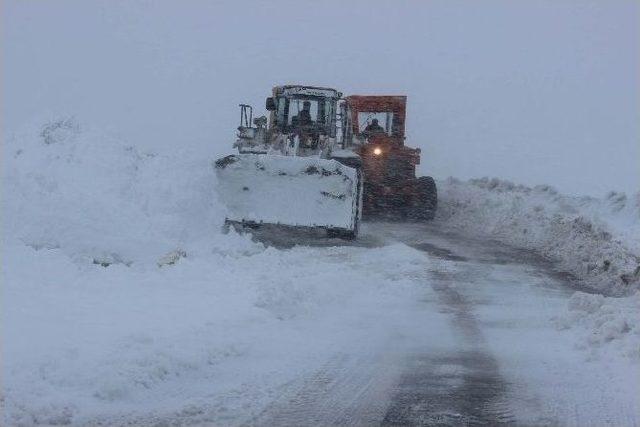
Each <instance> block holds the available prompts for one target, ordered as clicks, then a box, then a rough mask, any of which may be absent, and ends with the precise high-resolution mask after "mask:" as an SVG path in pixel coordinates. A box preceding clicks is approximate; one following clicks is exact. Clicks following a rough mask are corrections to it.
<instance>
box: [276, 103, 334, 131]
mask: <svg viewBox="0 0 640 427" xmlns="http://www.w3.org/2000/svg"><path fill="white" fill-rule="evenodd" d="M334 102H335V101H332V100H331V99H327V98H318V97H308V96H305V97H291V98H289V97H286V98H285V97H282V98H279V99H278V100H277V118H276V120H277V122H278V123H279V124H284V125H285V126H298V125H305V126H318V127H325V125H330V124H331V122H332V121H331V115H332V114H333V112H332V111H333V108H334V106H333V103H334Z"/></svg>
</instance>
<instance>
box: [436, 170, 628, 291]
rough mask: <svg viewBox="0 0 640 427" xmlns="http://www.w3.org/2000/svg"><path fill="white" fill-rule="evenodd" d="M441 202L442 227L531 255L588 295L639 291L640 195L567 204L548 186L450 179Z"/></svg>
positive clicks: (443, 184)
mask: <svg viewBox="0 0 640 427" xmlns="http://www.w3.org/2000/svg"><path fill="white" fill-rule="evenodd" d="M439 197H440V201H439V203H440V204H439V207H438V209H439V211H438V219H439V220H440V221H441V222H442V224H443V226H445V227H451V228H455V229H457V230H460V231H463V232H466V233H471V234H474V235H479V236H484V237H487V238H492V239H496V240H500V241H502V242H505V243H507V244H510V245H513V246H517V247H521V248H528V249H532V250H535V251H536V252H538V253H540V254H541V255H543V256H545V257H547V258H549V259H551V260H553V261H555V262H557V265H558V268H559V269H560V270H562V271H565V272H569V273H571V274H573V275H574V276H576V277H577V278H578V279H579V280H580V283H581V285H583V286H585V287H586V288H587V289H588V290H591V291H597V292H600V293H603V294H605V295H614V296H622V295H630V294H632V293H633V292H634V291H636V290H638V289H639V288H640V257H639V255H640V193H638V194H635V195H633V196H631V197H629V196H627V195H625V194H621V193H613V192H612V193H610V194H608V195H607V196H606V197H605V198H603V199H598V198H592V197H571V196H566V195H562V194H560V193H558V192H557V191H556V190H554V189H553V188H551V187H549V186H537V187H533V188H530V187H526V186H523V185H515V184H513V183H511V182H508V181H503V180H499V179H495V178H493V179H488V178H483V179H476V180H470V181H467V182H462V181H459V180H456V179H453V178H449V179H448V180H446V181H443V182H441V183H440V189H439Z"/></svg>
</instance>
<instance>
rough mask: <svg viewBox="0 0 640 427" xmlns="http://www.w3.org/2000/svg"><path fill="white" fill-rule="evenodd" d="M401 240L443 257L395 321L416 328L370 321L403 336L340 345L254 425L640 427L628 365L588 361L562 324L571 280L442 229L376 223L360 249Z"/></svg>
mask: <svg viewBox="0 0 640 427" xmlns="http://www.w3.org/2000/svg"><path fill="white" fill-rule="evenodd" d="M296 239H298V241H299V242H300V241H304V243H306V244H315V243H317V244H319V245H324V244H326V242H323V241H322V240H314V239H313V238H308V239H307V240H306V241H305V239H304V238H301V237H300V236H297V237H296ZM284 240H286V239H284ZM284 240H283V238H282V236H280V240H278V242H277V244H280V245H282V244H283V243H284ZM395 241H401V242H403V243H405V244H407V245H409V246H411V247H413V248H416V249H419V250H421V251H424V252H425V253H426V254H427V255H428V256H429V257H430V258H431V262H429V263H425V269H426V270H427V274H426V278H427V279H426V280H425V281H424V291H425V292H424V297H423V298H422V301H420V304H419V305H417V306H414V307H412V308H411V309H410V310H407V309H406V307H403V309H402V310H400V311H398V312H396V313H394V314H393V316H391V318H397V317H405V319H404V320H405V321H406V320H407V319H411V320H410V322H412V323H413V325H414V327H413V328H412V329H402V330H400V329H398V330H394V328H396V327H402V326H403V324H404V322H402V324H401V323H398V324H395V325H394V322H393V321H391V322H389V316H381V319H380V321H379V322H377V321H376V320H375V319H369V324H368V328H367V329H368V330H369V331H373V330H376V331H378V332H379V331H380V330H389V331H391V332H392V333H390V334H388V335H387V336H388V337H389V339H388V341H386V342H384V341H379V342H377V343H376V344H375V345H373V346H372V347H370V348H355V349H352V350H351V352H349V351H345V350H344V349H340V351H337V352H336V353H335V355H334V357H333V358H331V360H329V361H327V363H326V364H325V365H323V366H322V367H321V368H319V369H318V370H316V371H314V372H312V373H310V374H309V375H308V376H305V377H304V378H302V379H299V380H298V381H294V382H293V383H292V384H290V385H289V386H287V387H285V388H284V389H283V390H282V393H281V395H280V397H279V398H278V399H276V400H275V401H274V402H273V403H271V404H270V405H268V406H267V407H266V409H265V410H264V411H263V412H262V413H261V414H259V415H258V416H256V417H254V418H253V419H252V420H250V421H248V422H247V424H248V425H265V426H266V425H290V426H293V425H425V426H447V425H580V426H587V425H593V426H602V425H636V424H637V414H638V407H637V404H636V403H635V402H634V401H633V398H632V397H631V396H632V395H633V393H634V388H635V386H634V385H633V382H632V381H629V380H628V379H626V378H625V370H624V368H623V369H618V368H619V367H616V366H612V365H610V364H608V363H607V362H603V361H599V360H585V358H584V357H583V356H582V355H581V354H580V353H579V352H577V350H576V349H575V348H573V343H571V342H570V341H567V339H566V337H565V336H563V335H562V332H561V331H557V330H556V329H554V328H553V326H552V323H551V318H552V317H553V314H554V312H559V311H561V310H562V307H563V306H564V305H565V304H566V300H567V299H568V297H569V295H570V294H571V293H572V287H573V283H572V278H571V277H570V276H568V275H563V274H559V273H557V272H555V271H554V270H553V269H552V266H551V264H550V263H549V262H548V261H546V260H544V259H542V258H540V257H539V256H537V255H535V254H534V253H532V252H529V251H523V250H517V249H514V248H510V247H508V246H505V245H501V244H499V243H496V242H491V241H484V240H477V239H475V240H474V239H471V238H465V237H463V236H459V235H455V234H447V233H445V232H442V231H439V229H438V227H437V225H428V226H424V225H406V224H388V223H372V224H368V226H367V227H366V232H365V233H364V236H363V239H362V240H361V241H360V244H365V245H371V246H378V245H384V244H388V243H390V242H395ZM271 243H274V241H273V240H272V241H271ZM386 314H389V313H386ZM390 323H391V324H390ZM405 326H406V324H405ZM363 333H365V334H366V333H368V332H367V330H365V331H363ZM372 336H376V333H375V332H373V333H372ZM374 340H375V338H374ZM628 372H629V371H627V374H628Z"/></svg>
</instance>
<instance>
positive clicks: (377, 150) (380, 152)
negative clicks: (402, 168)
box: [373, 147, 382, 156]
mask: <svg viewBox="0 0 640 427" xmlns="http://www.w3.org/2000/svg"><path fill="white" fill-rule="evenodd" d="M373 154H375V155H376V156H379V155H380V154H382V150H381V149H379V148H378V147H376V148H374V149H373Z"/></svg>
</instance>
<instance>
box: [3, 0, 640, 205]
mask: <svg viewBox="0 0 640 427" xmlns="http://www.w3.org/2000/svg"><path fill="white" fill-rule="evenodd" d="M639 5H640V3H638V2H632V1H629V2H626V1H598V2H588V1H562V2H556V1H479V2H476V1H424V2H417V1H415V2H414V1H404V2H403V1H399V2H390V1H385V2H383V1H359V2H345V1H336V2H324V1H322V2H317V1H313V2H307V1H297V2H289V1H287V2H284V1H273V2H257V1H255V2H254V1H245V2H240V1H233V2H231V1H229V2H209V1H176V2H164V1H138V2H98V1H94V0H92V1H86V2H83V1H63V0H55V1H35V0H34V1H25V2H17V1H6V0H5V1H4V2H2V51H3V52H2V80H3V87H2V108H3V131H4V133H5V136H6V135H7V134H8V133H9V132H11V131H12V130H13V129H15V128H18V127H19V126H21V125H22V124H23V123H25V122H29V121H31V120H33V118H34V117H41V116H43V115H57V114H72V115H75V116H76V117H77V118H78V119H79V120H80V122H81V123H83V122H87V123H90V124H96V125H98V126H102V127H105V128H108V129H112V130H113V131H116V132H118V133H119V134H120V135H121V136H122V137H124V138H126V139H127V140H129V141H130V142H131V143H133V144H135V145H138V146H142V147H146V148H148V149H152V150H162V151H166V150H171V149H173V148H174V147H177V148H191V149H195V150H198V151H199V152H201V153H202V155H205V156H211V157H215V156H216V155H219V154H221V153H225V152H231V144H232V143H233V141H234V132H235V128H236V126H237V125H238V119H239V113H238V107H237V105H238V104H239V103H241V102H246V103H251V104H253V105H254V106H255V107H256V110H257V112H258V113H259V114H261V113H262V111H263V110H264V98H265V97H266V96H268V94H269V93H270V90H271V87H272V86H273V85H278V84H287V83H303V84H313V85H321V86H329V87H335V88H337V89H339V90H341V91H342V92H343V93H345V95H347V94H406V95H407V96H408V103H409V104H408V119H407V132H408V138H407V143H408V144H409V145H413V146H419V147H421V148H422V149H423V164H422V165H421V168H422V172H423V173H429V174H432V175H434V176H435V177H437V178H444V177H447V176H450V175H452V176H456V177H460V178H470V177H481V176H485V175H488V176H497V177H501V178H507V179H512V180H515V181H517V182H521V183H525V184H538V183H546V184H551V185H555V186H557V187H558V188H559V189H561V190H563V191H565V192H570V193H581V194H594V195H601V194H602V193H604V192H605V191H607V190H611V189H615V190H623V191H638V190H639V189H640V165H639V162H640V49H639V41H640V30H639V22H640V19H639V18H640V6H639Z"/></svg>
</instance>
